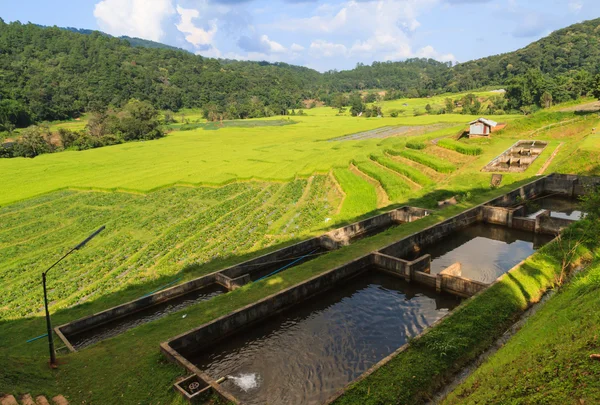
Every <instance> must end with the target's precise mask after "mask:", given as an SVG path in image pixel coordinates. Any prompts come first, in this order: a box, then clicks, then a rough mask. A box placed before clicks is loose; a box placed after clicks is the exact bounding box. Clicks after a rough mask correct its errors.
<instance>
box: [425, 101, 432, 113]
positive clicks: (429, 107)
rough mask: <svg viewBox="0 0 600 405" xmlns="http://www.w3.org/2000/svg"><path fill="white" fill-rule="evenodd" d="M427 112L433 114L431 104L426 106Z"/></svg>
mask: <svg viewBox="0 0 600 405" xmlns="http://www.w3.org/2000/svg"><path fill="white" fill-rule="evenodd" d="M425 111H427V114H431V104H429V103H428V104H427V105H426V106H425Z"/></svg>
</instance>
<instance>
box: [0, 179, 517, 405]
mask: <svg viewBox="0 0 600 405" xmlns="http://www.w3.org/2000/svg"><path fill="white" fill-rule="evenodd" d="M484 185H485V183H483V184H479V185H478V186H480V187H481V189H479V192H477V193H474V194H473V196H472V197H471V199H469V201H465V202H463V203H461V204H459V205H457V206H454V207H450V208H448V209H445V210H444V211H442V212H439V213H437V214H435V215H431V216H429V217H427V218H424V219H422V220H419V221H415V222H413V223H410V224H405V225H402V226H399V227H395V228H391V229H389V230H387V231H385V232H383V233H381V234H379V235H377V236H374V237H371V238H367V239H363V240H360V241H357V242H356V243H355V244H353V245H352V246H350V247H345V248H342V249H340V250H338V251H334V252H331V253H329V254H327V255H324V256H321V257H319V258H317V259H315V260H313V261H311V262H310V263H307V264H303V265H300V266H298V267H295V268H292V269H289V270H287V271H285V272H282V273H280V274H278V275H277V276H275V277H272V278H270V279H269V280H265V281H262V282H260V283H255V284H251V285H248V286H246V287H244V288H241V289H238V290H235V291H233V292H231V293H228V294H225V295H222V296H219V297H216V298H214V299H212V300H210V301H205V302H201V303H199V304H196V305H194V306H191V307H188V308H186V309H185V310H183V311H180V312H177V313H174V314H171V315H169V316H166V317H164V318H162V319H160V320H157V321H154V322H151V323H148V324H145V325H142V326H140V327H137V328H135V329H132V330H130V331H128V332H126V333H124V334H122V335H120V336H116V337H114V338H111V339H108V340H105V341H103V342H100V343H99V344H97V345H93V346H90V347H88V348H86V349H85V350H82V351H81V352H78V353H75V354H69V355H62V356H60V359H61V362H62V363H63V365H62V366H61V367H60V369H59V371H58V372H57V373H56V374H54V376H55V377H53V374H52V373H51V371H50V370H48V369H47V368H45V367H44V359H45V358H46V355H47V345H46V343H45V341H44V340H43V339H42V340H38V341H35V342H33V343H26V340H27V339H28V338H31V337H33V336H37V335H40V334H42V333H43V332H44V328H45V324H44V319H43V317H41V316H35V317H31V318H21V319H18V320H5V321H0V322H1V323H0V357H2V358H3V359H4V361H5V363H4V364H9V365H10V367H6V368H4V369H3V372H2V373H0V392H8V391H10V392H11V393H14V394H19V393H26V392H31V393H32V394H45V395H50V396H53V395H56V394H59V393H62V394H65V395H66V396H67V397H68V399H69V400H70V401H71V402H73V403H82V402H83V401H86V403H93V404H112V403H114V402H112V401H113V399H114V398H120V400H121V402H122V403H124V404H128V403H140V402H141V403H153V404H156V403H161V404H165V403H168V404H171V403H179V398H178V396H177V395H175V394H174V393H173V391H172V390H171V389H170V385H171V384H172V383H173V381H174V380H175V379H176V378H177V376H180V375H182V371H181V370H179V369H178V368H177V367H175V366H173V365H171V364H169V363H168V362H167V361H166V360H165V359H164V358H163V356H162V355H161V354H160V352H159V349H158V344H159V343H160V342H162V341H164V340H167V339H169V338H170V337H172V336H175V335H177V334H179V333H183V332H185V331H186V330H189V329H192V328H193V327H196V326H198V325H201V324H203V323H205V322H208V321H210V320H212V319H214V318H216V317H218V316H222V315H224V314H226V313H229V312H231V311H232V310H234V309H237V308H241V307H242V306H244V305H247V304H249V303H252V302H255V301H256V300H258V299H260V298H263V297H266V296H268V295H269V294H272V293H274V292H277V291H280V290H282V289H284V288H286V287H289V286H291V285H294V284H296V283H298V282H301V281H303V280H306V279H308V278H310V277H312V276H314V275H316V274H320V273H322V272H325V271H327V270H329V269H331V268H333V267H335V266H338V265H341V264H343V263H346V262H348V261H350V260H352V259H354V258H357V257H360V256H362V255H364V254H366V253H368V252H371V251H373V250H375V249H377V248H381V247H383V246H386V245H388V244H390V243H392V242H393V241H396V240H398V239H399V238H401V237H403V236H406V235H409V234H411V233H414V232H416V231H417V230H419V229H422V228H424V227H426V226H430V225H432V224H434V223H436V222H438V221H440V220H442V219H445V218H448V217H449V216H452V215H455V214H457V213H459V212H461V211H462V210H464V209H466V208H469V207H471V206H473V205H475V204H478V203H481V202H483V201H485V200H488V199H490V198H491V197H493V196H496V195H499V194H501V193H502V192H506V191H507V190H508V189H510V188H511V186H507V187H505V188H504V189H498V190H490V189H489V188H487V189H486V188H485V187H484ZM411 203H414V204H415V205H423V204H426V203H427V199H422V200H414V201H411ZM290 243H291V242H290ZM257 254H260V252H255V253H254V254H253V255H246V256H245V257H242V256H239V255H234V256H232V257H229V258H227V259H217V260H215V261H213V262H210V263H208V264H206V265H203V266H196V267H191V268H188V269H186V270H185V271H182V272H180V273H179V274H174V275H172V276H170V277H161V278H159V279H157V280H153V281H152V282H147V283H141V284H137V285H131V286H128V287H127V288H125V289H123V290H121V291H116V292H114V293H112V294H105V295H103V296H101V297H98V298H96V299H94V300H92V301H90V302H87V303H85V304H83V305H78V306H76V307H73V308H68V309H63V310H59V311H56V312H55V313H54V314H53V321H54V324H55V325H59V324H62V323H66V322H68V321H71V320H73V319H77V318H80V317H82V316H85V315H88V314H91V313H94V312H97V311H100V310H103V309H106V308H109V307H111V306H114V305H117V304H119V303H122V302H126V301H127V300H130V299H133V298H136V297H139V296H141V295H143V294H145V293H146V292H148V291H151V290H152V289H154V288H156V287H157V286H159V285H161V284H166V283H167V282H169V281H172V279H173V278H174V277H177V276H183V277H184V279H185V280H189V279H191V278H193V277H194V276H197V275H198V274H202V273H206V272H208V271H214V270H217V269H218V268H222V267H225V266H226V265H227V264H232V263H236V262H239V261H241V260H243V259H244V258H247V257H250V256H255V255H257ZM182 314H186V315H187V316H186V317H185V318H182ZM125 360H126V361H125Z"/></svg>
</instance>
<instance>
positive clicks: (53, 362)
mask: <svg viewBox="0 0 600 405" xmlns="http://www.w3.org/2000/svg"><path fill="white" fill-rule="evenodd" d="M105 228H106V227H105V226H104V225H103V226H101V227H100V228H99V229H98V230H97V231H96V232H94V233H93V234H91V235H90V236H88V237H87V238H86V239H85V240H84V241H83V242H81V243H80V244H78V245H77V246H75V247H74V248H73V249H71V250H69V251H68V252H67V253H66V254H65V255H64V256H63V257H61V258H60V259H58V260H57V261H56V262H55V263H54V264H53V265H52V266H50V267H49V268H48V270H46V271H45V272H43V273H42V284H43V285H44V308H45V310H46V328H47V329H48V346H49V348H50V367H52V368H56V367H57V365H56V353H55V352H54V335H53V334H52V321H51V320H50V311H49V310H48V291H47V290H46V274H47V273H48V272H49V271H50V270H52V269H53V268H54V266H56V265H57V264H58V263H60V262H61V261H62V260H63V259H64V258H65V257H67V256H69V255H70V254H71V253H73V252H74V251H76V250H79V249H81V248H82V247H84V246H85V245H86V244H87V243H88V242H89V241H90V240H92V239H93V238H95V237H96V236H97V235H98V234H99V233H100V232H102V231H103V230H104V229H105Z"/></svg>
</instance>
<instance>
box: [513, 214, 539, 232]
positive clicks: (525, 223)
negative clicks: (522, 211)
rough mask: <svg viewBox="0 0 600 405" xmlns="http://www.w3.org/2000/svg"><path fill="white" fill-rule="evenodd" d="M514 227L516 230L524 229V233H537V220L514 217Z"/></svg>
mask: <svg viewBox="0 0 600 405" xmlns="http://www.w3.org/2000/svg"><path fill="white" fill-rule="evenodd" d="M512 227H513V228H515V229H522V230H524V231H529V232H534V231H535V219H534V218H524V217H513V221H512Z"/></svg>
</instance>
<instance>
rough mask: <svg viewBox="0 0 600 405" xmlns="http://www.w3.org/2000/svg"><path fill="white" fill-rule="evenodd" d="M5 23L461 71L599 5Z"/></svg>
mask: <svg viewBox="0 0 600 405" xmlns="http://www.w3.org/2000/svg"><path fill="white" fill-rule="evenodd" d="M0 17H2V18H3V19H4V21H6V22H10V21H16V20H18V21H21V22H22V23H26V22H32V23H36V24H41V25H56V26H60V27H76V28H88V29H98V30H101V31H104V32H106V33H109V34H111V35H115V36H120V35H128V36H132V37H139V38H144V39H149V40H153V41H157V42H162V43H165V44H169V45H173V46H177V47H180V48H183V49H186V50H188V51H190V52H193V53H196V54H199V55H202V56H207V57H218V58H228V59H241V60H266V61H269V62H287V63H291V64H295V65H302V66H307V67H310V68H313V69H316V70H319V71H327V70H332V69H336V70H344V69H352V68H353V67H355V66H356V64H357V63H364V64H371V63H372V62H373V61H388V60H390V61H399V60H404V59H406V58H412V57H427V58H434V59H437V60H439V61H444V62H447V61H452V62H454V63H456V62H466V61H468V60H472V59H477V58H481V57H485V56H489V55H495V54H498V53H504V52H510V51H513V50H516V49H519V48H522V47H524V46H526V45H527V44H529V43H531V42H533V41H535V40H538V39H540V38H542V37H544V36H546V35H548V34H549V33H551V32H552V31H554V30H556V29H558V28H562V27H566V26H568V25H570V24H573V23H576V22H580V21H583V20H589V19H594V18H598V17H600V1H598V0H270V1H269V0H52V1H48V0H20V1H18V2H17V1H15V0H0Z"/></svg>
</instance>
